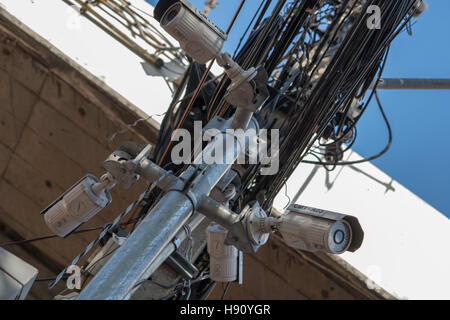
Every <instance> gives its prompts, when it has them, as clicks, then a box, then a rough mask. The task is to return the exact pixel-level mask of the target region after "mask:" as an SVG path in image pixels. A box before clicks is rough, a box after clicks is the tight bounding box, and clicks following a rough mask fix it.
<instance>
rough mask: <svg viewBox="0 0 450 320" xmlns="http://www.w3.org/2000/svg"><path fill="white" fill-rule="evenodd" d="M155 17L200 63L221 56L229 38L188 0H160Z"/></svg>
mask: <svg viewBox="0 0 450 320" xmlns="http://www.w3.org/2000/svg"><path fill="white" fill-rule="evenodd" d="M153 16H154V17H155V19H156V20H158V21H159V23H160V24H161V27H162V28H163V29H164V30H165V31H166V32H167V33H169V34H170V35H171V36H172V37H174V38H175V39H176V40H177V41H178V42H179V43H180V46H181V48H182V49H183V50H184V51H185V52H186V53H187V54H188V55H190V56H191V57H192V58H193V59H194V60H196V61H197V62H198V63H200V64H205V63H206V62H208V61H209V60H212V59H214V58H215V57H216V56H217V55H219V53H220V52H221V50H222V47H223V44H224V42H225V40H226V39H227V36H226V34H225V33H223V32H222V31H221V30H220V29H219V28H218V27H217V26H216V25H215V24H213V23H212V22H211V21H210V20H208V18H206V17H205V16H204V15H203V14H202V13H201V12H200V11H198V10H197V9H196V8H195V7H194V6H193V5H192V4H191V3H189V2H188V1H186V0H181V1H173V0H160V1H159V2H158V4H157V5H156V7H155V11H154V13H153Z"/></svg>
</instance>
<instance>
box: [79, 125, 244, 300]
mask: <svg viewBox="0 0 450 320" xmlns="http://www.w3.org/2000/svg"><path fill="white" fill-rule="evenodd" d="M227 137H231V138H232V140H231V141H232V145H231V148H230V147H228V148H226V150H224V151H225V152H224V153H223V154H222V156H221V159H218V161H216V162H215V163H213V164H210V165H206V164H205V163H204V160H205V159H206V158H205V157H207V156H208V155H209V156H211V155H212V154H216V153H215V151H217V150H219V149H220V148H221V149H222V150H223V148H224V146H227V141H229V139H227ZM241 150H242V148H241V145H240V142H239V139H238V138H237V137H236V136H234V135H232V134H228V133H222V134H220V135H218V136H216V137H215V139H214V140H213V141H212V142H211V143H209V144H208V146H207V147H206V148H205V149H204V150H203V152H202V153H201V154H200V155H199V157H198V158H197V159H196V160H194V163H198V164H199V165H198V166H195V165H193V166H194V167H195V168H196V170H194V171H195V172H198V168H200V167H203V166H204V168H203V170H201V171H200V172H199V174H198V175H197V176H195V178H194V179H193V180H192V181H191V182H190V183H189V185H188V186H187V188H185V190H169V191H168V192H167V193H166V194H165V195H164V196H163V198H162V199H161V200H160V201H159V202H158V203H157V204H156V206H155V207H154V208H153V209H152V210H151V211H150V212H149V213H148V215H147V216H146V217H145V219H144V220H143V221H142V223H141V224H140V225H139V226H138V228H137V229H136V230H135V231H134V232H133V233H132V234H131V235H130V237H129V238H128V240H127V241H126V242H125V243H124V244H123V245H122V246H121V247H120V248H119V249H118V250H117V252H116V254H115V255H114V256H113V257H112V258H111V259H110V260H109V261H108V262H107V263H106V265H105V266H104V267H103V268H102V269H101V270H100V272H99V273H98V274H97V275H96V276H95V278H94V279H93V280H92V281H91V282H90V283H89V284H88V285H87V286H86V288H85V289H84V290H83V291H82V292H81V293H80V295H79V297H78V299H80V300H106V299H108V300H122V299H126V298H127V297H129V293H130V292H131V291H132V290H133V289H134V288H135V286H136V284H137V283H138V281H140V280H141V279H143V277H144V276H145V275H146V274H148V273H147V270H148V269H149V268H150V266H151V265H152V264H153V263H154V262H155V260H156V259H157V258H158V257H159V256H160V254H161V252H163V251H164V248H166V247H167V245H168V244H169V243H170V242H171V241H172V239H173V238H174V237H175V235H176V234H177V232H178V231H179V230H180V229H181V228H182V226H183V225H184V224H185V223H186V221H187V220H188V219H189V217H190V216H191V214H192V212H193V211H194V210H195V209H196V208H197V207H198V204H199V203H200V202H201V200H202V198H204V197H205V196H207V195H208V194H209V193H210V192H211V190H212V189H213V188H214V187H215V185H216V184H217V183H218V182H219V181H220V179H221V178H222V177H223V176H224V175H225V173H226V172H228V170H229V169H230V168H231V166H232V164H233V163H234V161H235V160H236V159H237V157H238V155H239V154H240V152H241ZM147 164H148V163H147ZM191 167H192V166H191ZM157 175H158V174H157ZM157 175H155V176H157Z"/></svg>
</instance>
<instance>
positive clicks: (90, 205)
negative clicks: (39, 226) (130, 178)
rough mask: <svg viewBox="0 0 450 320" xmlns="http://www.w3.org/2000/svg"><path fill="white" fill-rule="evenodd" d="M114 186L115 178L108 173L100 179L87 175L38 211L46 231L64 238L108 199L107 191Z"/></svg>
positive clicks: (104, 205)
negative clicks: (46, 228) (42, 217)
mask: <svg viewBox="0 0 450 320" xmlns="http://www.w3.org/2000/svg"><path fill="white" fill-rule="evenodd" d="M114 185H115V181H114V180H113V178H112V176H110V175H108V174H105V175H104V176H103V177H102V178H101V180H99V179H97V178H96V177H95V176H93V175H91V174H88V175H86V176H85V177H84V178H83V179H81V180H80V181H78V182H77V183H76V184H75V185H74V186H72V187H71V188H70V189H69V190H67V191H66V192H65V193H63V194H62V195H61V196H60V197H59V198H58V199H56V201H54V202H53V203H52V204H51V205H50V206H48V207H47V208H46V209H44V210H43V211H42V212H41V214H43V215H44V220H45V222H46V223H47V226H48V227H49V228H50V230H52V231H53V232H54V233H55V234H56V235H58V236H60V237H65V236H67V235H69V234H70V233H72V232H73V231H74V230H75V229H76V228H78V227H79V226H80V225H81V224H83V223H84V222H86V221H88V220H89V219H91V218H92V217H94V216H95V215H96V214H97V213H99V212H100V211H101V210H102V209H103V208H105V207H106V206H107V205H108V204H109V203H110V202H111V200H112V199H111V195H110V193H109V192H108V190H109V189H111V188H112V187H113V186H114Z"/></svg>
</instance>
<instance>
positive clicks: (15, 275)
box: [0, 248, 38, 300]
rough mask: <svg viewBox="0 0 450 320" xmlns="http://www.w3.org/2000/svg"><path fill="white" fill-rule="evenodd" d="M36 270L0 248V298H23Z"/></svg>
mask: <svg viewBox="0 0 450 320" xmlns="http://www.w3.org/2000/svg"><path fill="white" fill-rule="evenodd" d="M37 274H38V270H37V269H36V268H35V267H33V266H31V265H30V264H28V263H26V262H25V261H23V260H22V259H20V258H18V257H16V256H15V255H13V254H12V253H10V252H8V251H6V250H5V249H3V248H0V300H23V299H25V297H26V296H27V294H28V291H30V289H31V286H32V285H33V282H34V280H35V279H36V276H37Z"/></svg>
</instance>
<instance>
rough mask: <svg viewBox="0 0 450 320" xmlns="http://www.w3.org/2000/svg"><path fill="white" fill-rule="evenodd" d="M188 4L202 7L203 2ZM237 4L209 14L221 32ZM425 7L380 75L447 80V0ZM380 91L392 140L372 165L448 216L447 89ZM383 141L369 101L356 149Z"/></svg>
mask: <svg viewBox="0 0 450 320" xmlns="http://www.w3.org/2000/svg"><path fill="white" fill-rule="evenodd" d="M147 1H148V2H150V3H152V2H153V3H156V2H157V1H154V0H147ZM191 2H192V3H193V4H194V5H195V6H197V8H199V9H203V7H204V2H205V1H204V0H191ZM275 2H276V1H273V3H275ZM239 3H240V0H219V7H218V8H217V9H215V10H213V11H212V12H211V13H210V15H209V18H210V19H211V20H212V21H214V22H215V23H216V24H217V25H218V26H219V27H221V28H222V29H224V30H225V29H226V28H227V26H228V24H229V22H230V21H231V19H232V17H233V14H234V12H235V11H236V9H237V7H238V6H239ZM259 4H260V0H247V1H246V3H245V5H244V8H243V9H242V11H241V14H240V16H239V17H238V19H237V21H236V23H235V25H234V27H233V29H232V32H231V34H230V36H229V39H228V41H227V43H226V45H225V50H226V51H228V52H230V53H233V52H234V49H235V47H236V45H237V43H238V41H239V38H240V37H241V35H242V32H243V31H244V30H245V28H246V27H247V25H248V22H249V21H250V19H251V18H252V16H253V14H254V13H255V11H256V10H257V8H258V5H259ZM428 5H429V8H428V11H427V12H425V13H424V14H423V15H422V16H421V17H420V18H419V19H417V20H415V24H414V26H413V35H412V36H409V35H408V34H407V33H406V32H403V33H402V34H401V35H400V36H399V37H398V38H397V39H396V40H395V41H394V42H393V45H392V47H391V52H390V56H389V59H388V63H387V65H386V68H385V72H384V75H383V76H384V77H386V78H396V77H405V78H408V77H417V78H421V77H423V78H450V61H449V57H450V54H449V52H450V18H449V14H450V1H448V0H428ZM272 6H273V4H272ZM379 95H380V99H381V101H382V103H383V106H384V109H385V112H386V114H387V116H388V118H389V121H390V123H391V126H392V129H393V135H394V140H393V143H392V147H391V149H390V150H389V152H388V153H387V154H385V155H384V156H383V157H382V158H379V159H377V160H375V161H373V162H372V163H373V164H374V165H376V166H377V167H378V168H380V169H381V170H383V171H384V172H386V173H387V174H388V175H390V176H391V177H393V178H394V179H395V180H397V181H398V182H399V183H401V184H402V185H404V186H405V187H406V188H408V189H410V190H411V191H412V192H414V193H415V194H417V195H418V196H419V197H421V198H422V199H424V200H425V201H426V202H428V203H429V204H430V205H432V206H433V207H435V208H436V209H437V210H439V211H441V212H442V213H443V214H445V215H446V216H447V217H450V192H449V190H450V166H449V164H450V141H449V138H450V91H380V92H379ZM386 141H387V130H386V127H385V124H384V122H383V119H382V118H381V115H380V114H379V111H378V108H377V107H376V104H375V103H372V104H371V106H370V107H369V108H368V110H367V111H366V113H365V115H364V117H363V118H362V119H361V122H360V123H359V127H358V140H357V142H356V144H355V146H354V150H355V151H357V152H358V153H359V154H361V155H362V156H364V157H368V156H371V155H373V154H376V153H378V152H379V151H380V150H382V149H383V148H384V146H385V144H386Z"/></svg>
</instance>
